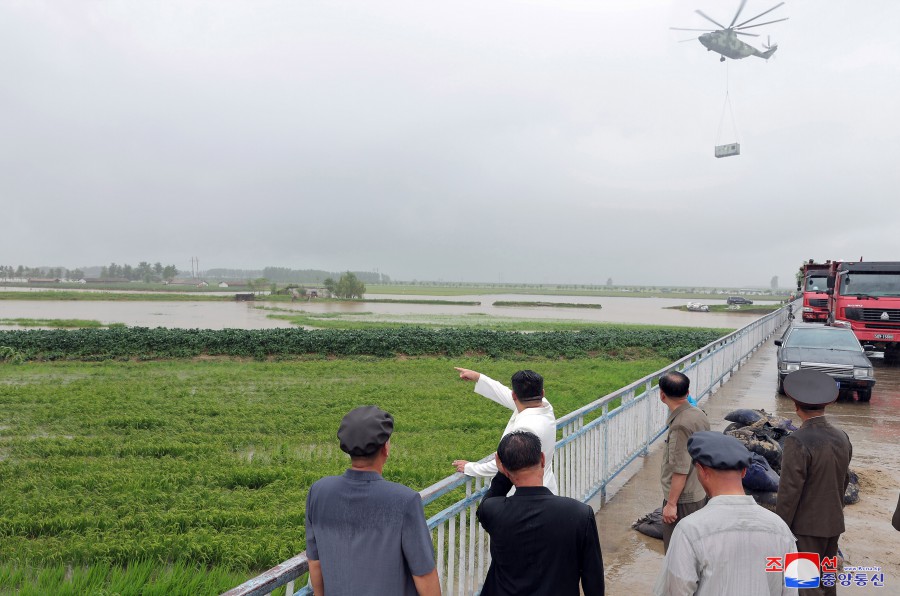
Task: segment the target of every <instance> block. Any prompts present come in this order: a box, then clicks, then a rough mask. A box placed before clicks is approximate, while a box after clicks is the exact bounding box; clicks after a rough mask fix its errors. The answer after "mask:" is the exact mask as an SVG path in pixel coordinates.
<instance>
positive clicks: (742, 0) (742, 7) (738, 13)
mask: <svg viewBox="0 0 900 596" xmlns="http://www.w3.org/2000/svg"><path fill="white" fill-rule="evenodd" d="M746 5H747V0H741V5H740V6H738V9H737V12H736V13H734V18H733V19H731V24H729V25H728V28H729V29H730V28H732V27H734V24H735V22H737V20H738V17H739V16H741V11H742V10H744V7H745V6H746Z"/></svg>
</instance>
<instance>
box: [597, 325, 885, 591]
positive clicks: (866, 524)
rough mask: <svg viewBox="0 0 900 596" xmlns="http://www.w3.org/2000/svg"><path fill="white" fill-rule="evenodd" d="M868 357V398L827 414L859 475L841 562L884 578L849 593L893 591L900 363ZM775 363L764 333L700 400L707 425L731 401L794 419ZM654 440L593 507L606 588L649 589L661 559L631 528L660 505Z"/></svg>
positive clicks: (655, 546) (718, 421)
mask: <svg viewBox="0 0 900 596" xmlns="http://www.w3.org/2000/svg"><path fill="white" fill-rule="evenodd" d="M873 364H874V366H875V369H876V370H875V378H876V385H875V389H874V391H873V393H872V400H871V402H869V403H867V404H866V403H857V402H853V401H839V402H837V403H836V404H833V405H831V406H828V408H827V416H828V418H829V420H830V421H831V422H832V423H834V424H835V425H836V426H838V427H840V428H842V429H844V430H845V431H846V432H847V434H848V435H849V436H850V441H851V442H852V443H853V460H852V461H851V463H850V467H851V469H852V470H854V471H855V472H856V473H857V474H858V475H859V478H860V501H859V502H858V503H856V504H854V505H848V506H847V507H846V508H845V510H844V517H845V525H846V527H847V530H846V532H844V534H843V535H842V536H841V539H840V548H841V550H842V551H843V553H844V556H845V558H846V564H847V565H859V566H879V567H881V568H882V571H883V572H884V577H885V585H884V587H883V588H876V587H873V586H866V587H860V586H855V585H854V586H853V587H852V588H850V589H847V590H846V591H847V592H848V593H849V591H852V592H853V594H869V593H873V594H897V593H900V539H898V533H897V531H896V530H894V529H893V527H891V515H892V514H893V511H894V508H895V507H896V506H897V496H898V493H900V458H898V457H897V453H898V448H900V367H897V366H886V365H884V364H883V362H882V361H881V360H880V359H873ZM775 367H776V364H775V348H774V345H773V343H772V340H769V342H768V343H767V344H765V345H764V346H763V347H762V348H760V350H759V351H758V352H757V353H756V355H755V356H754V357H753V358H751V359H750V361H749V362H747V363H746V364H745V365H744V366H743V368H742V369H741V370H740V371H738V373H737V374H736V375H735V376H734V377H733V378H732V380H731V381H729V382H728V383H726V384H725V385H724V386H723V387H722V388H721V389H719V391H718V392H716V394H715V395H713V396H712V397H710V398H709V399H707V400H705V401H704V402H703V403H702V404H701V407H703V409H704V410H706V413H707V414H708V415H709V418H710V424H711V426H712V428H713V430H722V429H724V428H725V426H726V425H727V424H728V422H726V421H725V420H724V416H725V415H726V414H727V413H728V412H730V411H731V410H733V409H736V408H764V409H765V410H766V411H768V412H775V413H777V414H779V415H781V416H786V417H788V418H791V419H793V420H794V421H795V423H799V419H798V418H797V415H796V413H795V412H794V407H793V402H792V401H791V400H790V399H788V398H787V397H784V396H780V395H778V393H777V382H776V377H777V374H776V368H775ZM659 407H660V408H662V407H663V405H662V404H660V405H659ZM660 443H661V441H657V445H656V449H654V450H653V451H651V453H650V455H649V456H648V457H647V458H645V460H644V461H642V462H641V461H640V460H639V462H640V463H638V464H637V465H636V466H635V469H636V470H637V472H636V473H635V475H634V476H633V477H632V478H631V479H630V480H629V481H628V482H627V483H626V484H625V486H624V487H622V488H621V489H620V490H619V491H618V493H616V494H615V495H614V496H613V497H612V498H611V499H610V501H609V502H608V503H607V504H605V505H604V506H603V507H602V508H600V509H599V511H598V512H597V524H598V527H599V530H600V543H601V548H602V551H603V560H604V563H605V566H606V578H607V584H606V585H607V591H608V592H609V593H611V594H627V593H633V594H649V593H652V588H653V584H654V582H655V580H656V575H657V573H658V572H659V570H660V568H661V566H662V561H663V554H662V541H661V540H656V539H653V538H649V537H647V536H644V535H642V534H640V533H638V532H637V531H635V530H632V529H631V522H632V521H634V520H636V519H637V518H638V517H640V516H642V515H644V514H646V513H649V512H651V511H653V510H654V509H656V508H657V507H659V506H660V505H662V489H661V488H660V485H659V466H660V455H661V450H660V448H659V444H660ZM595 507H596V505H595ZM777 554H778V553H773V556H775V555H777ZM736 564H745V563H744V562H740V563H738V562H736ZM885 590H886V591H885Z"/></svg>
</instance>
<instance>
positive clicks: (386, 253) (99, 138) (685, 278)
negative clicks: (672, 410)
mask: <svg viewBox="0 0 900 596" xmlns="http://www.w3.org/2000/svg"><path fill="white" fill-rule="evenodd" d="M770 4H771V3H769V4H767V3H765V2H762V1H761V0H752V1H751V2H750V3H749V4H748V7H747V9H746V11H747V13H748V14H750V11H753V10H755V11H756V12H761V11H762V10H765V9H766V8H768V7H769V5H770ZM736 6H737V2H735V3H734V6H733V7H729V5H728V3H725V4H723V3H721V2H712V1H711V0H696V1H688V0H678V1H677V2H667V1H662V0H643V1H641V2H635V1H629V2H625V1H622V2H603V3H597V2H588V1H575V0H569V1H566V2H550V1H530V2H529V1H518V2H514V1H511V0H505V1H498V2H493V3H488V4H485V3H478V2H455V3H444V4H438V3H422V2H398V1H385V2H378V3H367V2H334V1H331V2H286V1H284V2H274V1H272V2H249V1H246V2H212V1H209V2H190V1H188V2H178V3H135V2H111V1H110V2H98V3H91V4H86V5H85V4H77V5H75V4H72V5H69V4H66V3H58V2H49V1H48V2H37V1H30V2H9V3H4V4H2V5H0V51H2V53H3V55H4V56H5V57H6V59H5V64H4V75H5V76H4V77H2V79H0V114H2V116H0V122H2V124H0V126H2V131H3V136H4V139H5V142H4V143H2V144H0V193H2V196H3V198H4V208H3V212H4V213H3V220H4V222H5V225H4V226H3V229H4V233H3V235H2V240H0V260H2V261H3V262H5V263H7V264H14V265H16V264H19V263H22V264H26V265H38V264H47V265H63V266H69V267H75V266H83V265H91V264H102V263H105V262H108V261H110V260H116V261H118V262H133V263H136V262H137V261H140V260H154V261H155V260H161V261H164V262H173V263H176V264H178V265H179V266H180V267H181V268H183V269H187V268H188V267H189V259H190V257H191V256H194V255H197V256H199V257H200V260H201V263H202V265H203V266H204V267H248V268H250V267H263V266H266V265H275V266H287V267H296V268H305V267H316V268H324V269H332V270H339V269H348V268H349V269H375V268H378V269H379V270H381V271H383V272H386V273H388V274H390V275H392V276H393V277H394V278H400V279H413V278H418V279H447V280H459V279H466V280H487V281H493V280H496V279H504V280H505V281H530V282H571V283H604V282H605V280H606V278H607V277H613V279H614V280H615V281H616V282H617V283H648V284H653V283H655V284H681V285H713V284H728V285H751V284H754V285H767V284H768V281H769V278H770V277H771V276H772V275H778V276H779V277H780V278H781V280H782V284H783V285H787V284H788V283H789V280H790V279H792V276H793V273H794V271H795V269H796V266H797V265H798V264H799V262H800V261H801V260H803V259H806V258H810V257H813V258H821V259H824V258H856V257H858V256H859V255H861V254H862V255H864V256H865V257H866V259H867V260H879V259H883V260H888V259H897V258H898V256H900V250H898V249H900V246H898V245H900V242H898V240H897V238H898V237H900V235H898V234H897V233H896V226H895V223H896V222H897V217H896V213H897V212H898V210H897V208H896V206H895V204H896V201H895V199H894V197H895V194H896V190H895V189H896V188H897V187H898V184H900V174H898V169H897V167H896V165H895V162H896V159H897V155H898V154H900V152H898V150H900V127H898V122H897V116H896V115H895V114H896V108H895V106H896V105H897V104H898V103H900V101H898V100H900V77H898V76H897V75H898V74H900V43H898V42H897V40H896V32H895V31H894V26H895V24H896V23H897V22H898V21H900V6H897V5H896V3H893V2H888V1H887V0H881V1H878V2H873V3H869V4H867V5H866V9H865V14H864V15H861V17H860V18H847V17H846V15H848V14H853V11H854V10H859V9H860V7H859V5H858V4H856V3H852V2H849V1H843V0H842V1H838V2H831V3H828V4H827V5H823V4H822V3H817V2H813V1H812V0H805V1H799V0H798V1H793V2H790V3H788V4H787V5H786V6H784V7H782V8H781V9H779V11H781V12H780V13H779V14H781V16H790V17H791V20H789V21H787V22H784V23H778V24H776V25H772V26H769V27H763V28H761V29H760V30H761V32H762V33H763V34H764V35H765V34H771V35H772V39H773V41H776V40H777V41H778V42H779V44H780V49H779V51H778V53H777V54H776V58H775V60H772V61H771V62H769V63H766V62H764V61H762V60H759V59H756V58H747V59H745V60H741V61H735V62H728V63H727V65H726V64H720V63H719V62H718V60H717V59H716V56H715V55H714V54H712V53H708V52H706V51H705V49H704V48H703V47H701V46H700V45H699V43H684V44H678V43H676V40H677V39H679V38H680V36H679V35H676V33H678V32H670V31H667V27H669V26H685V27H692V26H697V27H699V26H703V25H704V24H705V22H703V21H702V19H700V17H698V16H697V15H695V14H694V13H693V10H694V9H695V8H702V9H703V10H704V11H705V12H707V13H708V14H711V15H713V16H715V17H716V18H720V19H721V20H730V15H729V14H728V13H729V12H730V11H732V10H734V9H735V8H736ZM872 15H878V16H877V18H872ZM762 39H765V37H761V38H752V39H751V43H752V44H754V45H756V46H757V47H759V46H760V45H761V40H762ZM726 71H727V76H728V78H729V82H730V89H731V99H732V104H733V107H734V110H735V116H736V120H737V125H738V126H737V133H738V136H739V139H740V141H741V142H742V155H741V156H740V157H737V158H729V159H721V160H716V159H714V158H713V156H712V153H713V145H714V144H715V143H716V141H717V131H718V128H719V121H720V116H721V114H722V108H723V100H724V92H725V79H726ZM723 129H724V130H725V132H724V133H723V134H722V136H721V137H720V138H719V139H718V140H721V141H722V142H726V141H729V142H730V141H732V140H734V139H733V138H731V137H732V136H734V134H733V133H732V131H731V130H730V129H731V126H730V119H729V118H728V117H726V118H725V121H724V124H723Z"/></svg>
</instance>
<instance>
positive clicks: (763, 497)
mask: <svg viewBox="0 0 900 596" xmlns="http://www.w3.org/2000/svg"><path fill="white" fill-rule="evenodd" d="M725 420H727V421H728V422H731V424H729V425H728V426H727V427H726V428H725V430H724V431H723V432H724V433H725V434H726V435H731V436H732V437H734V438H736V439H738V440H739V441H740V442H741V443H743V444H744V446H746V447H747V449H748V450H749V451H751V452H752V453H753V456H754V457H753V462H752V463H751V465H750V468H748V469H747V474H746V475H745V476H744V479H743V484H744V490H745V492H746V493H747V494H748V495H751V496H752V497H753V498H754V499H756V502H757V503H759V504H760V505H762V506H764V507H767V508H769V509H773V508H774V507H775V501H776V498H777V495H778V482H779V480H780V474H781V453H782V448H783V447H784V439H785V437H787V436H788V435H789V434H791V433H792V432H794V431H795V430H797V427H796V426H794V423H793V422H792V421H791V420H790V419H789V418H784V417H782V416H777V415H775V414H769V413H768V412H766V411H765V410H750V409H746V408H742V409H739V410H734V411H732V412H729V413H728V415H727V416H725ZM857 501H859V477H858V476H857V475H856V473H855V472H854V471H853V470H850V484H849V485H848V486H847V490H846V491H845V492H844V504H845V505H852V504H853V503H856V502H857Z"/></svg>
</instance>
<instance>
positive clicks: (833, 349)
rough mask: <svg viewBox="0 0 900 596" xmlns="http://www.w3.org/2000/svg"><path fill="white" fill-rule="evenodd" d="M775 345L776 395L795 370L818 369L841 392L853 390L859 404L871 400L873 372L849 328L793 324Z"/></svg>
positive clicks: (873, 382)
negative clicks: (830, 378) (776, 354)
mask: <svg viewBox="0 0 900 596" xmlns="http://www.w3.org/2000/svg"><path fill="white" fill-rule="evenodd" d="M775 345H776V346H778V356H777V364H778V393H781V394H784V378H785V377H786V376H787V375H788V374H789V373H792V372H794V371H796V370H801V369H803V370H806V369H810V370H818V371H821V372H823V373H826V374H828V375H831V376H832V377H834V380H835V381H837V383H838V385H839V387H840V390H841V391H842V392H848V391H856V396H857V398H858V399H859V401H863V402H866V401H869V400H870V399H871V398H872V387H874V386H875V373H874V371H873V369H872V363H871V362H870V361H869V359H868V358H867V357H866V353H865V351H863V347H862V346H861V345H860V344H859V340H857V339H856V336H855V335H853V332H852V331H850V330H849V329H842V328H839V327H822V326H818V325H815V326H814V325H795V326H791V327H789V328H788V330H787V331H785V332H784V335H782V336H781V339H776V340H775Z"/></svg>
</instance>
